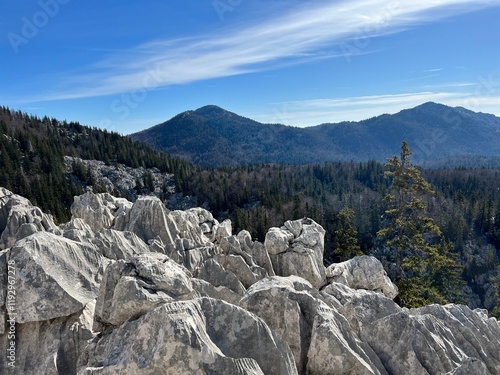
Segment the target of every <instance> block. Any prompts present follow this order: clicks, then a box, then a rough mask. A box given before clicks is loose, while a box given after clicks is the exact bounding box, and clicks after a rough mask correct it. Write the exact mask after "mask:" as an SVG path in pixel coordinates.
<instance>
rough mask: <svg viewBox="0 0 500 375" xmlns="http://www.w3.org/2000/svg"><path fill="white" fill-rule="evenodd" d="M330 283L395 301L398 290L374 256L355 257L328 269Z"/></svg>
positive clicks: (327, 274)
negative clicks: (377, 293) (370, 292)
mask: <svg viewBox="0 0 500 375" xmlns="http://www.w3.org/2000/svg"><path fill="white" fill-rule="evenodd" d="M326 277H327V279H328V281H331V282H336V283H341V284H345V285H347V286H349V287H351V288H353V289H366V290H373V291H375V292H380V293H384V294H385V295H386V296H387V297H389V298H391V299H394V298H395V297H396V296H397V295H398V288H397V286H396V285H394V284H393V283H392V281H391V280H390V279H389V277H388V276H387V273H386V272H385V270H384V267H383V266H382V263H380V261H379V260H378V259H376V258H374V257H372V256H367V255H363V256H359V257H354V258H352V259H350V260H348V261H345V262H342V263H334V264H332V265H330V266H329V267H328V268H327V269H326Z"/></svg>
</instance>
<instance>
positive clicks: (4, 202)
mask: <svg viewBox="0 0 500 375" xmlns="http://www.w3.org/2000/svg"><path fill="white" fill-rule="evenodd" d="M41 231H44V232H51V233H57V234H59V233H60V230H59V228H57V226H56V225H55V224H54V220H53V219H52V216H51V215H48V214H44V213H43V212H42V210H41V209H40V208H38V207H35V206H33V205H32V204H31V202H30V201H29V200H28V199H26V198H24V197H21V196H19V195H16V194H13V193H12V192H11V191H9V190H7V189H5V188H0V250H1V249H7V248H9V247H11V246H12V245H14V244H15V243H16V241H18V240H20V239H23V238H25V237H28V236H30V235H32V234H33V233H36V232H41Z"/></svg>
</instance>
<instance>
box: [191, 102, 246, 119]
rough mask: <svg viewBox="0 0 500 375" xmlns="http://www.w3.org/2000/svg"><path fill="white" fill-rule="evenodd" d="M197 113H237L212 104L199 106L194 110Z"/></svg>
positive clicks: (206, 114)
mask: <svg viewBox="0 0 500 375" xmlns="http://www.w3.org/2000/svg"><path fill="white" fill-rule="evenodd" d="M194 113H196V114H197V115H200V116H205V117H206V116H220V115H228V114H229V115H236V114H235V113H233V112H229V111H227V110H225V109H224V108H221V107H219V106H216V105H213V104H210V105H205V106H203V107H200V108H198V109H197V110H195V111H194Z"/></svg>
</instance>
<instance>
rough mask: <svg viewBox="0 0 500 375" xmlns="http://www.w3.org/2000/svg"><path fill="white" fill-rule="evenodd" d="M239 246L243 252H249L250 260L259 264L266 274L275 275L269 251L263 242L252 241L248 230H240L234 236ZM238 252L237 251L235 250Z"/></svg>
mask: <svg viewBox="0 0 500 375" xmlns="http://www.w3.org/2000/svg"><path fill="white" fill-rule="evenodd" d="M236 239H237V240H238V244H239V248H240V250H241V252H243V253H244V254H249V255H250V256H251V257H252V260H253V261H254V262H255V263H256V264H257V265H258V266H259V267H262V268H264V269H265V270H266V271H267V274H268V276H275V275H276V274H275V273H274V269H273V265H272V263H271V258H270V257H269V253H268V252H267V251H266V248H265V246H264V244H263V243H261V242H258V241H252V236H251V235H250V232H248V231H246V230H242V231H240V232H239V233H238V235H237V236H236ZM236 253H238V251H236Z"/></svg>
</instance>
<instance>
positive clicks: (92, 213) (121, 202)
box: [71, 192, 132, 232]
mask: <svg viewBox="0 0 500 375" xmlns="http://www.w3.org/2000/svg"><path fill="white" fill-rule="evenodd" d="M131 207H132V203H131V202H129V201H128V200H126V199H125V198H115V197H113V196H112V195H111V194H109V193H101V194H94V193H91V192H87V193H85V194H83V195H80V196H77V197H75V198H74V201H73V204H72V205H71V214H72V217H73V218H80V219H83V221H85V222H86V223H87V224H88V225H89V226H90V228H91V229H92V230H93V231H94V232H98V231H99V230H101V229H102V228H111V227H112V226H113V225H114V224H115V220H117V219H118V220H120V219H122V218H123V217H125V216H127V214H128V212H129V211H130V209H131Z"/></svg>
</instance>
